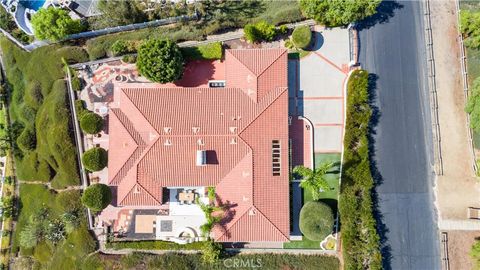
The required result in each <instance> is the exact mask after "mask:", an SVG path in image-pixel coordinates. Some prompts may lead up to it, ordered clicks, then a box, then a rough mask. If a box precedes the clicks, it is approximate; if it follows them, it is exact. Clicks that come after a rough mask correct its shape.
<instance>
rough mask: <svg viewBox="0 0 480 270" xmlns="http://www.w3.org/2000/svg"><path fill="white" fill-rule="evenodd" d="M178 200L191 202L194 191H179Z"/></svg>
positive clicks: (193, 198) (193, 197)
mask: <svg viewBox="0 0 480 270" xmlns="http://www.w3.org/2000/svg"><path fill="white" fill-rule="evenodd" d="M178 199H179V201H185V202H187V203H188V204H190V203H192V202H193V201H194V200H195V193H193V192H188V191H187V192H180V193H179V194H178Z"/></svg>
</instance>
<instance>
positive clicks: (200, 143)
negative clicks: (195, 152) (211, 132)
mask: <svg viewBox="0 0 480 270" xmlns="http://www.w3.org/2000/svg"><path fill="white" fill-rule="evenodd" d="M197 144H198V145H205V143H204V142H203V140H202V139H198V140H197Z"/></svg>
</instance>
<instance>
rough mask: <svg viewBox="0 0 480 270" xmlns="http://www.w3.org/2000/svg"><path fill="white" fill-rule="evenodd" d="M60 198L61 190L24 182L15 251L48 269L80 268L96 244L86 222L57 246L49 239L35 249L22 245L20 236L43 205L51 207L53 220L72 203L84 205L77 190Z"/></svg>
mask: <svg viewBox="0 0 480 270" xmlns="http://www.w3.org/2000/svg"><path fill="white" fill-rule="evenodd" d="M63 195H66V196H64V197H63V200H62V199H59V195H58V193H56V192H54V191H52V190H49V189H47V188H46V187H45V186H44V185H38V184H21V185H20V216H19V218H18V223H17V227H16V230H15V232H14V235H13V251H14V252H16V251H17V250H20V254H22V255H33V257H34V258H35V259H36V261H38V263H40V265H41V266H43V268H46V269H77V268H78V266H79V265H80V263H81V261H82V260H83V258H84V257H85V256H86V255H87V254H88V253H90V252H92V251H93V250H94V249H95V246H96V243H95V240H94V239H93V237H92V236H91V235H90V233H89V231H88V230H87V228H86V225H85V224H84V220H85V218H84V217H81V220H82V222H83V223H82V224H81V225H80V226H79V227H78V228H76V229H74V230H73V231H72V232H71V233H70V234H68V235H67V237H66V239H65V240H63V241H61V242H59V243H58V244H57V245H53V244H52V243H49V242H40V243H39V244H38V245H37V246H36V247H35V248H33V249H25V248H23V247H20V246H19V237H20V234H21V232H22V229H23V228H24V227H25V225H26V224H27V222H28V219H29V218H30V216H31V215H32V214H33V213H35V212H36V211H38V210H39V209H41V208H48V209H49V210H50V213H51V214H50V215H51V218H52V219H57V218H59V217H60V215H61V214H63V212H64V211H65V209H66V208H68V207H70V206H71V205H75V204H77V205H78V204H80V196H79V193H78V192H77V191H69V194H68V195H67V194H63Z"/></svg>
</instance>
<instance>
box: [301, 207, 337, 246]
mask: <svg viewBox="0 0 480 270" xmlns="http://www.w3.org/2000/svg"><path fill="white" fill-rule="evenodd" d="M333 222H334V220H333V212H332V209H331V208H330V206H328V205H326V204H325V203H322V202H314V201H311V202H307V203H306V204H305V205H304V206H303V207H302V210H301V211H300V231H302V233H303V234H304V235H305V237H307V238H308V239H310V240H312V241H322V240H323V239H325V237H327V236H328V235H329V234H331V233H332V231H333Z"/></svg>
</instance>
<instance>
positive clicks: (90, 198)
mask: <svg viewBox="0 0 480 270" xmlns="http://www.w3.org/2000/svg"><path fill="white" fill-rule="evenodd" d="M111 202H112V191H111V190H110V187H109V186H107V185H105V184H93V185H90V186H89V187H87V188H86V189H85V191H84V192H83V195H82V203H83V204H84V205H85V206H86V207H88V208H90V209H91V210H93V211H102V210H103V209H105V207H107V206H108V205H109V204H110V203H111Z"/></svg>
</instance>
